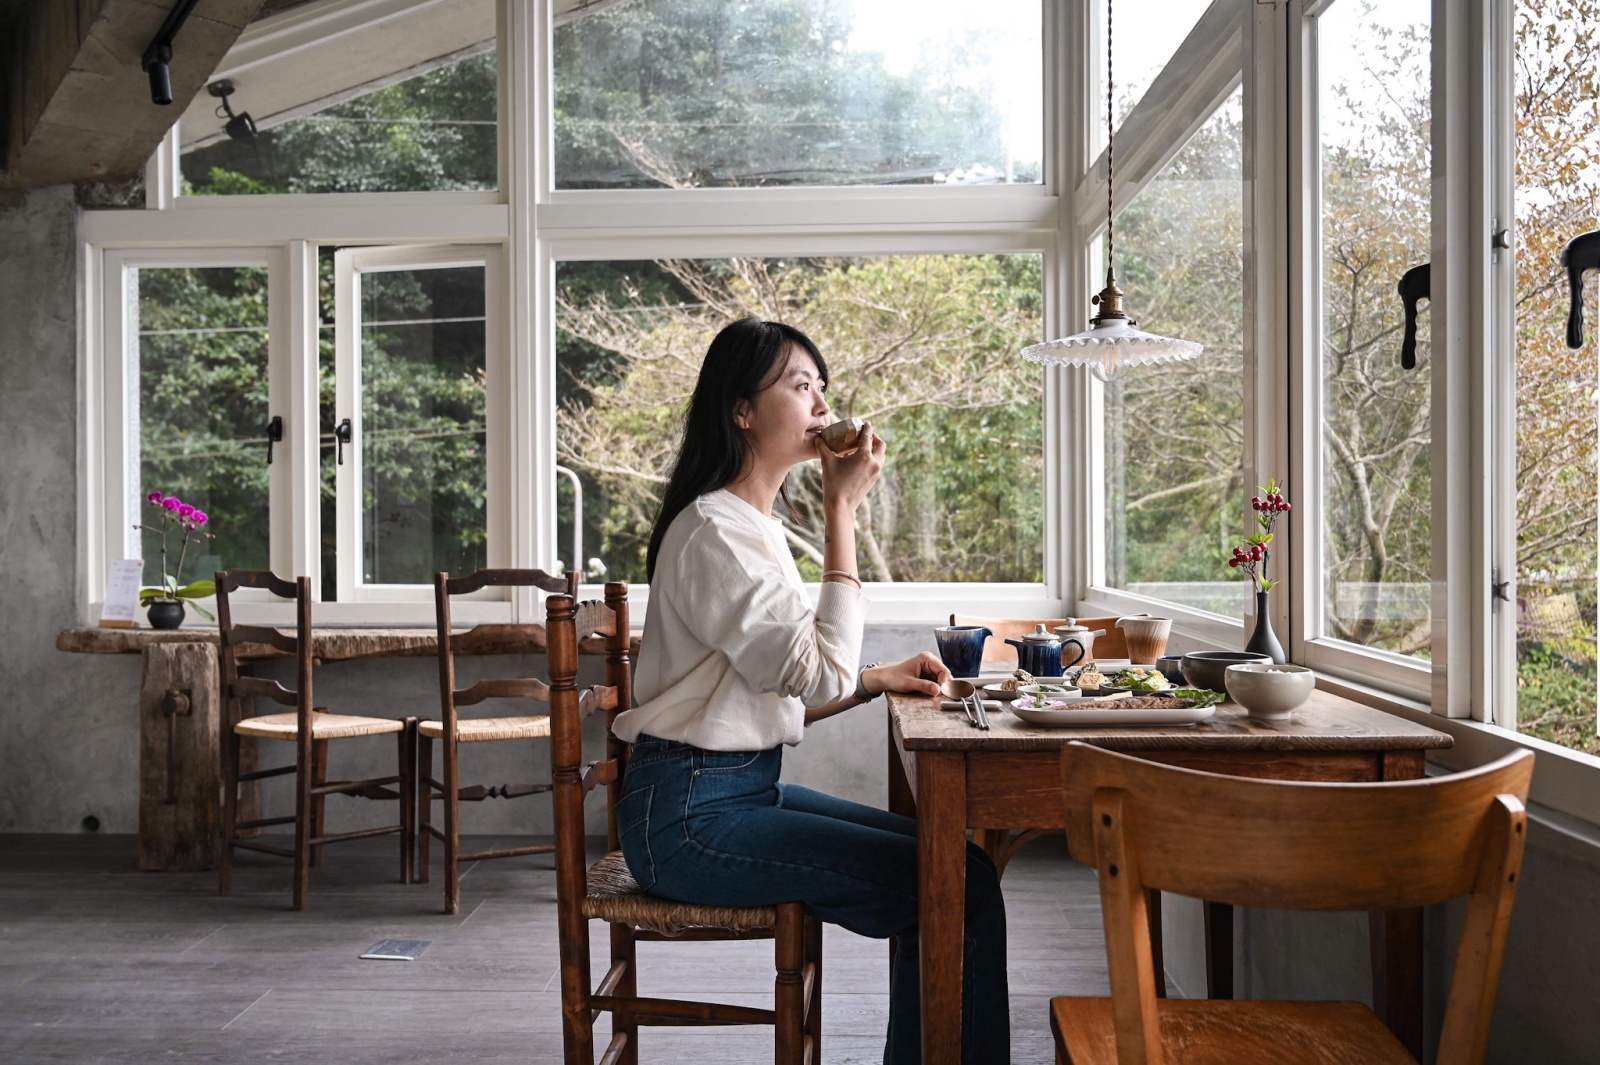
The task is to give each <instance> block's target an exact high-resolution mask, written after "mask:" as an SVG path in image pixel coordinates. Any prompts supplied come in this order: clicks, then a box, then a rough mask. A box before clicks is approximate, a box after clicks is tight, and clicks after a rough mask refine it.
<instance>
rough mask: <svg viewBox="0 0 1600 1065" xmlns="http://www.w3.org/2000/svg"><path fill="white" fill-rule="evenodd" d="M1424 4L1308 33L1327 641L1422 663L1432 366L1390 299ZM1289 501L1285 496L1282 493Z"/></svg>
mask: <svg viewBox="0 0 1600 1065" xmlns="http://www.w3.org/2000/svg"><path fill="white" fill-rule="evenodd" d="M1430 22H1431V11H1430V5H1429V0H1394V2H1389V3H1383V4H1368V3H1359V2H1357V0H1340V2H1339V3H1336V4H1334V5H1333V6H1332V7H1331V8H1329V9H1328V10H1327V11H1326V12H1325V13H1324V14H1322V15H1321V16H1319V17H1318V25H1317V49H1318V51H1317V61H1318V70H1319V73H1320V77H1321V85H1320V94H1319V97H1318V101H1317V104H1318V109H1319V111H1318V114H1319V128H1320V131H1321V145H1320V148H1321V152H1320V154H1321V165H1322V174H1321V189H1322V199H1321V202H1322V218H1321V227H1320V228H1321V248H1322V253H1321V259H1320V263H1319V264H1318V268H1319V269H1320V284H1319V287H1320V291H1321V300H1322V303H1321V308H1320V322H1321V328H1322V352H1321V355H1322V358H1321V368H1322V434H1321V435H1322V440H1321V445H1322V498H1321V499H1320V500H1319V503H1320V506H1318V507H1317V508H1316V513H1317V514H1318V515H1319V516H1320V518H1321V521H1322V529H1321V537H1322V566H1323V582H1322V588H1321V593H1322V596H1323V610H1322V618H1323V632H1322V635H1323V636H1326V637H1332V638H1335V639H1339V640H1345V641H1348V642H1351V643H1355V644H1361V645H1364V646H1368V647H1374V648H1382V649H1385V650H1389V651H1396V652H1399V653H1401V654H1406V655H1416V656H1419V657H1427V656H1428V654H1429V648H1430V644H1429V639H1430V631H1431V621H1430V596H1429V588H1430V583H1429V582H1430V569H1429V567H1430V560H1431V544H1430V539H1429V537H1430V530H1431V528H1432V522H1431V511H1432V481H1431V475H1430V460H1429V446H1430V440H1431V426H1432V418H1431V409H1432V408H1431V398H1430V393H1431V384H1430V380H1431V376H1430V375H1431V373H1432V360H1431V358H1430V355H1431V348H1430V344H1429V335H1428V316H1427V306H1426V304H1424V305H1423V308H1422V313H1421V314H1419V316H1418V318H1417V336H1416V360H1415V361H1416V365H1415V368H1413V369H1406V368H1404V367H1403V366H1402V362H1401V340H1402V334H1403V326H1404V320H1405V319H1404V314H1403V308H1402V305H1401V301H1400V298H1399V296H1398V295H1397V286H1398V284H1399V282H1400V279H1401V277H1402V275H1404V274H1405V273H1406V271H1407V270H1408V269H1410V268H1411V267H1414V266H1417V265H1419V264H1422V263H1426V262H1427V261H1428V257H1429V254H1430V253H1429V248H1430V246H1431V231H1430V225H1431V222H1430V218H1431V190H1432V151H1431V146H1430V141H1429V137H1430V130H1431V98H1430V80H1429V79H1430V54H1431V51H1430V44H1429V40H1430V36H1429V35H1430V28H1429V27H1430ZM1291 487H1292V486H1291Z"/></svg>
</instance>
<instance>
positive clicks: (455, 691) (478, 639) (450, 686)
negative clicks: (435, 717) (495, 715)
mask: <svg viewBox="0 0 1600 1065" xmlns="http://www.w3.org/2000/svg"><path fill="white" fill-rule="evenodd" d="M490 586H495V587H501V588H538V589H539V590H541V591H545V592H555V593H564V594H565V595H567V596H568V597H569V598H576V597H577V594H578V573H577V571H576V570H574V571H572V572H571V573H568V574H567V575H566V576H564V577H558V576H556V575H554V574H551V573H546V572H545V571H544V570H542V569H481V570H478V571H477V572H476V573H472V574H468V575H467V576H465V577H451V576H450V575H449V574H448V573H435V574H434V575H433V611H434V622H435V633H436V636H437V639H438V644H439V720H440V725H441V728H442V730H443V736H442V740H443V742H444V743H446V744H453V743H455V742H456V723H457V720H458V714H457V711H458V710H459V708H460V707H463V706H472V705H475V704H477V703H481V702H482V701H483V700H485V699H513V698H525V699H535V700H538V701H539V702H542V703H547V702H549V701H550V687H549V685H548V684H547V683H546V682H545V681H543V680H541V679H539V678H537V677H495V678H490V679H486V680H480V681H478V683H476V684H473V685H470V686H469V687H466V688H457V687H456V655H458V654H467V653H474V654H486V653H487V654H492V653H494V652H495V650H496V648H497V646H498V645H506V646H516V644H517V643H518V642H519V640H518V636H519V634H521V635H523V636H525V635H526V633H527V629H528V626H517V625H512V626H508V625H501V624H489V625H477V626H474V627H473V628H471V629H468V630H467V631H466V632H452V631H451V621H450V597H451V596H453V595H468V594H470V593H472V592H476V591H478V590H479V589H482V588H487V587H490ZM546 639H547V640H548V634H546Z"/></svg>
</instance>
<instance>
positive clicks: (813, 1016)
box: [545, 584, 822, 1065]
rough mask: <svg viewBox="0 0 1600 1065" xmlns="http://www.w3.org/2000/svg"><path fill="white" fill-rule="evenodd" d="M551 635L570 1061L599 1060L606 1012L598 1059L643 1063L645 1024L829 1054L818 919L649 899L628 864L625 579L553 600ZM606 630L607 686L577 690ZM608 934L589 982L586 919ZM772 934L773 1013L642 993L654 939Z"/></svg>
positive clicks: (783, 1064) (559, 896)
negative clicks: (601, 749) (595, 801)
mask: <svg viewBox="0 0 1600 1065" xmlns="http://www.w3.org/2000/svg"><path fill="white" fill-rule="evenodd" d="M545 605H546V610H547V620H546V627H547V633H548V638H549V642H550V676H551V686H550V717H551V724H552V730H553V740H552V753H551V779H552V781H553V783H554V785H555V796H554V802H555V817H556V920H557V929H558V936H559V940H560V948H561V1015H562V1037H563V1043H564V1046H565V1048H566V1065H580V1063H581V1065H593V1063H594V1060H595V1057H594V1055H595V1032H594V1022H595V1019H596V1018H597V1017H598V1016H599V1014H600V1013H602V1012H606V1013H610V1015H611V1039H610V1042H609V1044H608V1045H607V1047H606V1048H605V1052H604V1055H603V1057H602V1058H601V1060H602V1061H603V1062H605V1063H607V1065H610V1063H629V1065H631V1063H634V1062H637V1061H638V1060H639V1059H638V1054H639V1029H640V1028H641V1027H645V1026H650V1025H746V1024H770V1025H772V1026H773V1028H774V1039H773V1041H774V1048H773V1049H774V1059H775V1060H776V1061H777V1063H778V1065H804V1063H817V1062H820V1061H821V1060H822V1057H821V1054H822V1049H821V1048H822V925H821V924H820V923H819V922H818V921H816V920H814V919H812V918H810V917H807V916H806V914H805V911H804V909H803V908H802V907H801V905H800V904H799V903H797V902H793V903H786V904H782V905H778V906H763V907H731V906H696V905H690V904H688V903H681V902H672V901H670V900H667V899H658V898H655V897H654V896H652V895H647V894H645V893H644V892H643V891H641V890H640V889H639V886H638V884H637V883H636V882H635V881H634V879H633V876H632V874H630V873H629V871H628V866H627V863H626V862H625V861H624V860H623V857H622V851H621V850H620V849H619V846H620V845H619V843H618V837H617V818H616V803H617V799H618V798H619V797H620V794H621V788H622V774H623V772H624V771H625V766H626V761H627V750H628V746H627V744H625V743H623V742H622V741H621V740H619V739H617V738H616V737H615V736H614V735H613V734H612V732H611V724H612V722H613V721H614V720H615V718H616V715H617V713H618V712H619V711H620V710H624V709H627V708H628V707H629V706H630V705H632V694H633V687H632V677H631V673H630V669H629V663H628V652H629V630H628V586H627V585H625V584H608V585H606V599H605V602H604V603H598V602H587V603H581V604H580V603H578V602H576V601H575V600H574V599H573V598H572V597H570V596H560V595H557V596H552V597H551V598H550V599H548V600H546V604H545ZM596 634H598V635H600V636H603V637H604V639H605V643H606V685H605V687H603V688H591V689H589V690H588V691H587V692H583V693H580V692H579V691H578V688H577V683H576V681H577V673H578V641H579V640H580V639H583V638H586V637H589V636H592V635H596ZM596 711H604V713H605V715H606V757H605V758H603V759H599V760H597V761H594V762H591V763H589V764H588V765H587V766H585V765H583V742H582V736H581V726H582V723H583V719H584V718H585V717H586V716H588V715H589V714H590V713H593V712H596ZM602 785H603V786H604V787H605V796H606V851H607V853H606V855H605V856H604V857H603V858H601V859H600V860H599V861H597V862H595V863H594V864H593V865H590V864H589V861H588V857H587V854H586V852H585V848H584V815H583V805H584V799H585V797H586V796H587V794H588V793H589V792H590V791H592V790H593V789H595V788H597V787H600V786H602ZM591 920H602V921H605V922H606V923H607V925H608V927H609V930H610V953H611V964H610V967H609V968H608V970H607V972H606V975H605V976H604V977H603V978H602V979H601V981H600V983H599V985H598V986H596V987H594V988H593V989H592V990H591V985H590V979H591V978H590V943H589V922H590V921H591ZM751 939H771V940H773V941H774V947H775V954H776V958H775V963H776V964H775V969H776V972H775V977H774V998H775V1002H774V1008H773V1009H762V1008H758V1007H753V1006H735V1005H728V1004H724V1003H715V1002H688V1001H681V1000H678V999H665V998H645V997H640V996H639V994H638V958H637V952H636V950H635V944H636V943H638V942H641V941H650V940H675V941H691V940H711V941H719V940H720V941H730V940H751Z"/></svg>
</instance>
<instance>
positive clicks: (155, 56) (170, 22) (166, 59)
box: [139, 0, 199, 107]
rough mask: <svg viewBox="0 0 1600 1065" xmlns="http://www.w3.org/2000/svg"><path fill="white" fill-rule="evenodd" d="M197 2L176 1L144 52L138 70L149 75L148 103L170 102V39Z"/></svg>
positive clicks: (189, 0) (161, 103)
mask: <svg viewBox="0 0 1600 1065" xmlns="http://www.w3.org/2000/svg"><path fill="white" fill-rule="evenodd" d="M198 2H199V0H177V2H176V3H174V4H173V5H172V7H171V8H169V9H168V10H167V17H166V19H165V20H163V21H162V23H161V29H159V30H157V31H156V36H155V40H153V41H151V42H150V47H148V48H146V49H145V50H144V56H143V58H142V59H141V60H140V62H139V69H140V70H143V71H145V72H147V73H148V74H149V75H150V101H151V102H152V103H156V104H160V105H161V106H162V107H165V106H166V105H168V104H170V103H171V102H172V71H171V69H170V66H171V63H172V39H173V38H174V37H176V36H177V35H178V31H179V30H180V29H182V28H183V21H184V19H186V18H188V17H189V12H191V11H193V10H194V5H195V4H196V3H198Z"/></svg>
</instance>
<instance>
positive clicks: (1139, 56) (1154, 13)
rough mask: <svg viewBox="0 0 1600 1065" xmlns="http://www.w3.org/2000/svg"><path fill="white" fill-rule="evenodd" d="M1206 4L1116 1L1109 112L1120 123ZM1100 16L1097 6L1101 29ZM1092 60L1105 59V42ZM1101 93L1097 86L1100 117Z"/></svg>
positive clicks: (1196, 1) (1184, 0) (1168, 0)
mask: <svg viewBox="0 0 1600 1065" xmlns="http://www.w3.org/2000/svg"><path fill="white" fill-rule="evenodd" d="M1223 2H1224V3H1226V2H1228V0H1223ZM1209 6H1210V4H1209V3H1208V2H1207V0H1180V2H1174V0H1116V6H1115V7H1114V9H1113V10H1112V23H1111V66H1112V71H1111V73H1112V74H1113V75H1114V76H1115V78H1116V93H1115V96H1114V98H1113V107H1112V115H1113V116H1114V118H1115V121H1116V123H1117V125H1118V126H1119V127H1120V126H1121V125H1122V121H1123V119H1125V118H1127V117H1128V113H1129V112H1130V111H1132V110H1133V108H1134V105H1135V104H1137V103H1138V102H1139V100H1140V98H1141V97H1143V96H1144V93H1145V90H1146V89H1148V88H1149V87H1150V83H1151V82H1153V81H1155V80H1156V75H1157V74H1159V73H1161V71H1162V68H1164V67H1165V66H1166V65H1167V63H1168V62H1170V61H1171V60H1172V57H1173V55H1174V54H1175V53H1176V52H1177V51H1178V46H1179V45H1181V44H1182V43H1183V39H1184V38H1185V37H1187V36H1189V31H1190V30H1192V29H1194V27H1195V23H1197V22H1199V21H1200V16H1202V15H1204V14H1205V13H1206V10H1207V9H1208V8H1209ZM1105 17H1106V13H1105V5H1104V4H1102V5H1101V11H1100V19H1101V25H1102V27H1103V26H1104V24H1105ZM1095 58H1096V59H1097V60H1098V61H1100V62H1102V63H1103V62H1105V45H1104V43H1102V44H1101V46H1100V53H1099V55H1097V56H1096V57H1095ZM1101 76H1102V77H1103V76H1104V71H1102V72H1101ZM1104 92H1105V90H1104V88H1102V89H1101V96H1100V99H1099V103H1098V104H1097V105H1096V114H1098V115H1101V116H1103V115H1104V114H1105V110H1106V108H1105V99H1106V98H1105V95H1104Z"/></svg>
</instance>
